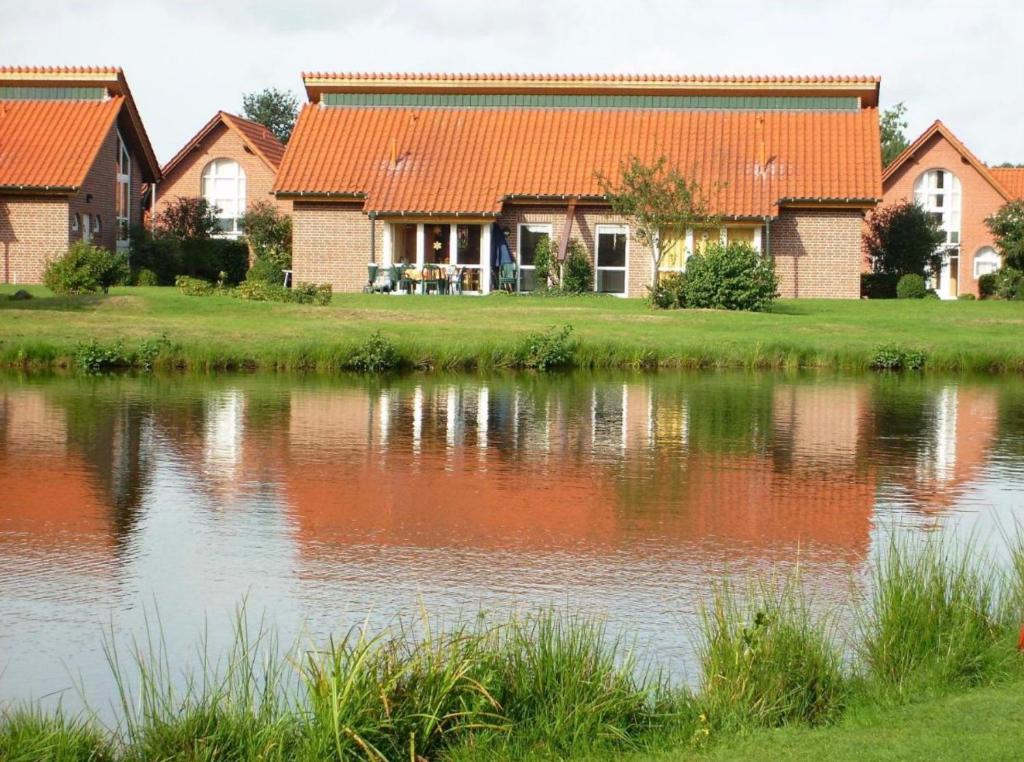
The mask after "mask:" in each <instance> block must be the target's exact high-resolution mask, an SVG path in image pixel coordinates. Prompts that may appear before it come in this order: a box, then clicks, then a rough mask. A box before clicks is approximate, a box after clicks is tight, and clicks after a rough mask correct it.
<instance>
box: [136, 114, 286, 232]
mask: <svg viewBox="0 0 1024 762" xmlns="http://www.w3.org/2000/svg"><path fill="white" fill-rule="evenodd" d="M283 156H284V145H283V144H282V143H281V141H279V140H278V139H277V138H276V137H275V136H274V134H273V133H272V132H271V131H270V130H268V129H267V128H266V127H264V126H263V125H262V124H259V123H257V122H253V121H251V120H249V119H243V118H242V117H240V116H235V115H234V114H228V113H226V112H224V111H218V112H217V113H216V114H215V115H214V117H213V118H212V119H211V120H210V121H208V122H207V123H206V124H205V125H203V127H202V129H200V130H199V131H198V132H197V133H196V134H195V135H194V136H193V137H192V138H191V139H190V140H189V141H188V142H187V143H186V144H185V145H184V146H183V147H182V149H181V150H180V151H178V153H176V154H175V155H174V157H173V158H172V159H171V160H170V161H169V162H167V164H165V165H164V167H163V170H162V175H163V179H162V180H161V181H160V182H159V183H158V184H157V186H156V189H155V190H156V199H155V204H154V207H155V210H156V213H157V214H160V213H161V212H162V211H163V210H164V209H166V208H167V205H168V204H169V203H170V202H172V201H174V200H175V199H177V198H196V197H202V198H205V199H206V200H207V201H208V202H209V203H210V205H211V206H213V207H216V208H217V219H218V221H219V224H220V229H221V231H222V233H223V235H224V236H226V237H231V238H237V237H238V236H240V235H241V234H242V227H241V222H240V220H241V218H242V215H244V214H245V211H246V209H247V208H248V207H250V206H252V205H253V204H254V203H256V202H257V201H268V202H270V203H273V204H276V205H277V206H278V207H279V208H280V209H281V211H282V212H285V213H290V212H291V206H292V205H291V201H288V200H286V199H277V198H276V197H275V196H274V195H273V193H272V188H273V185H274V176H275V175H276V174H277V170H278V168H279V167H280V166H281V158H282V157H283Z"/></svg>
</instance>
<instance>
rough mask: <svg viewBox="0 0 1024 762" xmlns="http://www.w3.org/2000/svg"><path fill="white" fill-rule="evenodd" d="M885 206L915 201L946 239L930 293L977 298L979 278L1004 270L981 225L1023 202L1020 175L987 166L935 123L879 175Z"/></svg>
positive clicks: (1023, 175)
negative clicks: (1011, 203) (1009, 204)
mask: <svg viewBox="0 0 1024 762" xmlns="http://www.w3.org/2000/svg"><path fill="white" fill-rule="evenodd" d="M882 191H883V203H885V204H894V203H897V202H900V201H913V202H914V203H917V204H919V205H921V206H922V207H924V209H925V210H926V211H928V212H929V213H931V214H932V215H934V216H935V219H936V220H938V222H939V225H940V226H941V228H942V230H943V231H944V232H945V234H946V240H945V242H944V243H943V244H941V248H942V269H941V271H940V273H939V275H938V278H937V281H936V282H935V283H933V284H932V285H933V287H934V288H935V290H936V291H937V293H938V294H939V296H940V297H942V298H943V299H955V298H956V297H957V296H959V295H960V294H974V295H975V296H977V295H978V278H980V277H981V276H982V275H985V274H986V273H991V272H995V271H996V270H998V269H999V267H1000V266H1001V264H1002V261H1001V258H1000V256H999V252H998V251H997V250H996V246H995V241H994V239H993V238H992V234H991V232H989V229H988V226H987V225H986V224H985V219H986V218H987V217H990V216H992V215H993V214H995V213H996V212H998V211H999V209H1000V207H1002V206H1003V205H1004V204H1006V203H1007V202H1009V201H1012V200H1014V199H1020V198H1024V169H995V168H990V167H988V166H986V165H985V163H984V162H982V161H981V160H980V159H979V158H978V157H977V156H975V155H974V154H973V153H971V151H970V150H969V149H968V148H967V146H965V145H964V144H963V142H962V141H961V140H960V139H959V138H957V136H956V135H954V134H953V133H952V131H950V129H949V128H948V127H946V125H944V124H943V123H942V122H941V121H938V120H936V121H935V122H934V123H933V124H932V125H931V126H930V127H929V128H928V129H927V130H925V131H924V132H923V133H922V134H921V135H920V137H918V138H917V140H915V141H914V142H913V143H911V144H910V145H909V146H908V147H907V149H906V150H905V151H903V153H901V154H900V155H899V156H898V157H896V159H895V160H894V161H893V162H892V164H890V165H889V166H888V167H886V169H885V172H884V173H883V174H882Z"/></svg>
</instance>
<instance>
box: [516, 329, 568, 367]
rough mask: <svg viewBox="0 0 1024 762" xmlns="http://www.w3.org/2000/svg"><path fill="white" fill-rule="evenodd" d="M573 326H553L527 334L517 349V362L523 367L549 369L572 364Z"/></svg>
mask: <svg viewBox="0 0 1024 762" xmlns="http://www.w3.org/2000/svg"><path fill="white" fill-rule="evenodd" d="M570 334H572V326H571V325H565V326H562V327H561V328H556V327H554V326H552V327H551V328H549V329H548V330H547V331H544V332H537V333H531V334H529V335H527V336H526V337H525V338H524V339H523V340H522V342H520V344H519V347H518V348H517V350H516V353H515V356H516V363H517V365H519V367H521V368H531V369H533V370H540V371H548V370H555V369H557V368H566V367H569V366H570V365H572V361H573V358H574V357H575V354H576V346H575V344H574V343H573V342H572V341H570V340H569V336H570Z"/></svg>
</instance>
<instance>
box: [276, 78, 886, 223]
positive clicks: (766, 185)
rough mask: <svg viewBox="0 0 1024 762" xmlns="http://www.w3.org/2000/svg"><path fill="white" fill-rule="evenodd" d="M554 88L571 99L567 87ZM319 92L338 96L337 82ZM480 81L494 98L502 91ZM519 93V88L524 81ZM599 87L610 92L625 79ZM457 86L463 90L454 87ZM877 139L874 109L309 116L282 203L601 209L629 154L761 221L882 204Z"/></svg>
mask: <svg viewBox="0 0 1024 762" xmlns="http://www.w3.org/2000/svg"><path fill="white" fill-rule="evenodd" d="M311 76H312V75H311ZM315 76H317V77H323V76H325V75H315ZM344 76H348V75H344ZM542 79H545V78H542ZM546 79H550V80H551V81H552V82H553V83H555V84H561V86H562V88H563V89H564V88H565V87H566V86H565V85H564V83H562V80H561V79H560V78H558V77H546ZM648 80H650V78H648ZM324 81H325V82H326V83H327V84H326V85H325V86H326V87H329V89H336V88H334V87H331V86H330V83H331V82H332V81H333V80H330V81H328V80H324ZM383 81H385V84H386V83H387V82H389V81H392V80H388V78H387V77H384V78H383ZM398 81H403V80H401V78H398ZM483 81H485V82H488V83H489V87H488V89H489V90H494V89H496V88H495V85H494V83H495V82H497V83H499V84H500V83H501V82H502V81H503V80H500V79H495V80H491V79H487V78H484V80H483ZM512 81H513V84H516V85H517V86H518V87H520V89H522V78H520V79H515V80H512ZM595 81H596V82H597V83H598V85H599V86H601V87H607V86H608V83H610V82H616V81H618V80H616V79H615V78H609V79H608V80H604V79H602V78H596V79H595ZM726 81H727V80H721V81H720V82H719V86H720V87H724V84H723V83H725V82H726ZM766 81H767V80H766ZM839 81H840V80H835V82H837V83H838V82H839ZM527 82H528V83H533V82H534V80H529V79H528V80H527ZM429 84H430V82H429V81H428V83H427V85H424V87H428V89H429ZM449 84H450V85H451V86H452V87H456V86H461V85H462V81H461V80H459V78H458V77H455V78H453V80H452V81H451V82H449ZM542 84H543V83H542ZM755 84H756V82H755ZM876 84H877V83H876ZM357 85H358V82H357V83H356V85H353V87H354V88H356V89H355V90H353V91H358V87H357ZM309 86H310V79H309V78H307V87H309ZM384 86H385V85H380V87H384ZM552 86H554V85H552ZM644 86H653V85H651V82H650V81H646V85H644ZM765 86H766V87H769V86H771V84H770V83H769V85H765ZM777 86H778V87H782V85H777ZM570 87H571V88H572V89H573V90H578V89H579V86H578V85H575V84H572V83H570ZM794 87H795V85H794ZM751 88H753V86H751ZM497 89H498V90H500V88H497ZM526 89H529V87H527V88H526ZM761 94H762V95H763V94H765V92H764V91H762V92H761ZM770 94H771V95H780V94H782V95H795V94H804V93H802V91H800V90H798V89H794V90H789V89H786V90H780V91H779V92H776V91H775V90H771V91H770ZM878 140H879V138H878V113H877V109H875V108H873V107H868V108H860V109H857V110H853V111H742V110H735V111H728V110H713V109H708V110H686V109H654V108H632V107H630V108H564V107H559V108H518V107H516V108H507V107H506V108H455V107H452V108H448V107H405V106H402V107H377V106H358V107H350V106H344V107H342V106H322V105H321V104H320V103H311V104H307V105H306V106H305V107H304V108H303V110H302V113H301V114H300V116H299V120H298V123H297V125H296V128H295V132H294V134H293V136H292V139H291V141H290V142H289V144H288V150H287V152H286V154H285V158H284V161H283V163H282V166H281V171H280V173H279V174H278V178H277V184H276V186H275V190H276V191H277V192H279V193H282V194H286V195H287V194H289V193H310V194H324V195H337V196H346V195H348V196H356V197H360V198H365V209H366V210H367V211H376V212H381V213H387V212H431V213H441V212H453V213H454V212H463V213H479V214H487V215H493V214H497V213H498V212H500V211H501V208H502V202H503V201H504V200H507V199H514V198H517V197H522V198H538V197H541V198H543V197H562V196H579V197H586V198H594V197H599V196H601V195H602V189H601V185H600V183H599V182H598V181H597V179H596V176H595V173H597V172H602V173H604V174H606V175H608V176H609V177H610V178H611V179H612V180H613V182H614V180H615V178H616V177H617V175H618V173H619V171H620V165H621V162H622V161H624V160H626V159H628V158H629V157H630V156H631V155H636V156H638V157H639V158H640V159H642V160H644V161H653V160H655V159H656V158H658V157H659V156H661V155H665V156H668V157H669V159H670V161H671V162H672V163H673V164H674V165H675V166H677V167H678V168H679V169H680V170H681V171H683V172H686V173H687V174H691V173H692V174H695V178H694V179H697V180H698V181H699V182H700V183H701V185H702V187H704V188H705V189H707V190H708V192H709V195H710V196H711V199H710V201H711V203H712V205H713V207H714V209H715V211H717V212H719V213H721V214H725V215H729V216H737V217H761V216H765V215H769V214H774V213H776V212H777V206H778V204H779V203H780V201H786V200H790V201H795V200H801V201H824V200H833V201H864V202H866V201H870V200H874V199H877V198H879V197H880V196H881V182H880V173H881V165H880V160H879V155H878Z"/></svg>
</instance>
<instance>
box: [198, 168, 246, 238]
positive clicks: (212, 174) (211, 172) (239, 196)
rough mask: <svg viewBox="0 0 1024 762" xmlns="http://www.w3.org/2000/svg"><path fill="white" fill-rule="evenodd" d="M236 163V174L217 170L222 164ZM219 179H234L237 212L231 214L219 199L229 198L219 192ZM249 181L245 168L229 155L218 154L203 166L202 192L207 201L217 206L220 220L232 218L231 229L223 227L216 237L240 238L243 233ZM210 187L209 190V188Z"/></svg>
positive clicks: (200, 184)
mask: <svg viewBox="0 0 1024 762" xmlns="http://www.w3.org/2000/svg"><path fill="white" fill-rule="evenodd" d="M227 165H234V167H235V170H236V171H235V173H234V175H233V176H232V175H224V174H220V173H219V172H218V171H217V170H218V168H219V167H221V166H227ZM218 180H222V181H223V180H233V181H234V203H235V213H234V214H233V215H230V214H228V213H227V210H225V209H224V208H223V207H222V206H220V204H218V203H217V201H218V200H219V199H220V200H227V197H226V196H220V195H219V194H218V193H217V181H218ZM248 182H249V178H248V177H247V176H246V173H245V168H244V167H243V166H242V165H241V164H239V163H238V162H237V161H235V160H234V159H231V158H229V157H227V156H218V157H217V158H215V159H211V160H210V161H208V162H207V163H206V166H205V167H203V172H202V175H201V176H200V180H199V189H200V194H201V195H202V197H203V198H204V199H206V203H208V204H209V205H210V206H211V207H217V208H218V209H219V210H220V211H219V212H218V214H217V219H218V220H231V221H232V224H231V227H230V228H229V229H226V230H225V229H223V228H221V229H220V230H219V231H218V232H217V234H216V235H215V236H214V237H215V238H238V237H240V236H241V235H242V225H241V222H240V220H241V219H242V216H243V215H244V214H245V210H246V208H247V207H248V196H247V193H248ZM208 187H209V192H207V188H208Z"/></svg>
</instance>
